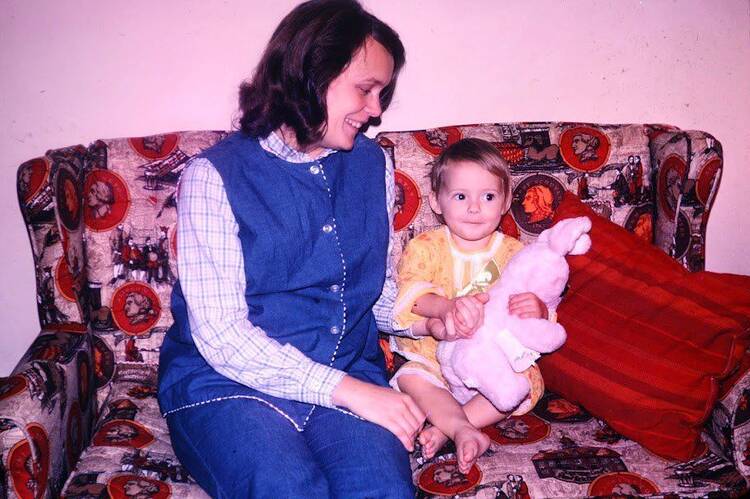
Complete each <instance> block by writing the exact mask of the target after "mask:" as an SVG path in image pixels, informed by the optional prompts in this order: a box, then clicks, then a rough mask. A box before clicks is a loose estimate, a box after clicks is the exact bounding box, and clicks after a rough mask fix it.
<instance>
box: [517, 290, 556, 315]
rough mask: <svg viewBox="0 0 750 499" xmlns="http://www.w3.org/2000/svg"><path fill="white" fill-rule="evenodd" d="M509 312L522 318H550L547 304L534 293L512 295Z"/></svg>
mask: <svg viewBox="0 0 750 499" xmlns="http://www.w3.org/2000/svg"><path fill="white" fill-rule="evenodd" d="M508 312H510V314H511V315H515V316H517V317H520V318H521V319H549V311H548V310H547V305H545V303H544V302H543V301H542V300H541V299H539V297H538V296H537V295H535V294H534V293H519V294H517V295H511V297H510V299H509V300H508Z"/></svg>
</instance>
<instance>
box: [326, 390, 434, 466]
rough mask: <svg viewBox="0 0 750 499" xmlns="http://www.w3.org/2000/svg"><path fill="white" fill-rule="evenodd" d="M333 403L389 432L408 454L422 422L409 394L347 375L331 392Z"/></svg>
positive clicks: (420, 413)
mask: <svg viewBox="0 0 750 499" xmlns="http://www.w3.org/2000/svg"><path fill="white" fill-rule="evenodd" d="M333 403H334V404H336V405H337V406H340V407H344V408H346V409H348V410H350V411H352V412H353V413H354V414H356V415H357V416H360V417H361V418H363V419H366V420H367V421H370V422H372V423H375V424H377V425H380V426H382V427H383V428H385V429H386V430H388V431H390V432H391V433H393V434H394V435H396V437H397V438H398V439H399V440H400V441H401V443H402V444H403V445H404V447H405V448H406V450H408V451H409V452H412V451H413V450H414V440H415V439H416V437H417V433H418V432H419V430H420V429H421V428H422V425H423V424H424V421H425V419H426V417H425V415H424V413H423V412H422V411H421V410H420V409H419V407H418V406H417V404H416V402H414V400H413V399H412V398H411V397H410V396H409V395H407V394H405V393H401V392H398V391H396V390H393V389H391V388H384V387H382V386H377V385H373V384H372V383H365V382H364V381H360V380H358V379H356V378H354V377H352V376H348V375H347V376H344V378H343V379H342V380H341V382H340V383H339V385H338V386H337V387H336V389H335V390H334V391H333Z"/></svg>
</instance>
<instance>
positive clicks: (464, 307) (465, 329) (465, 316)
mask: <svg viewBox="0 0 750 499" xmlns="http://www.w3.org/2000/svg"><path fill="white" fill-rule="evenodd" d="M489 299H490V297H489V295H488V294H487V293H477V294H474V295H467V296H460V297H458V298H454V299H453V300H451V302H452V304H451V307H450V308H448V309H447V310H446V313H445V315H444V316H443V317H442V323H443V325H444V327H445V332H444V334H443V337H442V338H438V339H442V340H448V341H452V340H456V339H458V338H470V337H471V336H472V335H473V334H474V333H475V332H476V330H477V329H479V327H480V326H481V325H482V323H484V305H485V304H486V303H487V302H488V301H489ZM433 336H434V334H433ZM436 338H437V336H436Z"/></svg>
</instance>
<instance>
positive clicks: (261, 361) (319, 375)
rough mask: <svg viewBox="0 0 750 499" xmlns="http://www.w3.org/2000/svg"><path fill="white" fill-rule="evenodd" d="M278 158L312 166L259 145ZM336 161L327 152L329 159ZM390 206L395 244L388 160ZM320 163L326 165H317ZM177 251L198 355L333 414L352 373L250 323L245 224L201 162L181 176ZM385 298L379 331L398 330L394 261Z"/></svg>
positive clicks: (275, 144)
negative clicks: (241, 227) (241, 231)
mask: <svg viewBox="0 0 750 499" xmlns="http://www.w3.org/2000/svg"><path fill="white" fill-rule="evenodd" d="M260 145H261V146H262V147H263V148H264V149H265V150H266V151H268V152H270V153H271V154H274V155H275V156H277V157H279V158H281V159H283V160H285V161H287V162H290V163H304V162H311V161H313V160H315V159H316V158H312V157H310V156H308V155H306V154H305V153H302V152H300V151H297V150H294V149H292V148H291V147H289V146H288V145H287V144H285V143H284V142H283V141H282V140H281V139H280V138H279V137H278V136H277V135H276V134H275V133H271V134H270V135H269V136H268V137H266V138H264V139H261V140H260ZM331 154H336V151H335V150H325V152H324V153H323V156H322V157H325V156H328V155H331ZM384 155H385V165H386V167H385V185H386V206H387V208H388V217H389V220H390V221H391V234H390V239H389V247H388V254H389V255H390V249H391V245H392V241H393V226H392V221H393V213H394V197H395V193H394V190H395V187H394V171H393V163H392V161H391V159H390V157H389V156H388V155H387V154H385V152H384ZM318 159H319V158H318ZM177 224H178V230H177V248H178V249H177V252H178V254H179V263H178V269H179V276H180V285H181V287H182V291H183V293H184V296H185V301H186V302H187V306H188V318H189V321H190V329H191V332H192V336H193V341H194V342H195V345H196V347H197V348H198V351H199V352H200V353H201V355H202V356H203V357H204V358H205V359H206V362H208V363H209V364H210V365H211V367H213V368H214V369H215V370H216V371H217V372H219V373H220V374H222V375H223V376H226V377H227V378H229V379H231V380H234V381H236V382H238V383H241V384H243V385H246V386H249V387H251V388H255V389H256V390H259V391H262V392H264V393H267V394H269V395H273V396H276V397H281V398H286V399H292V400H298V401H301V402H307V403H310V404H318V405H322V406H326V407H332V405H333V404H332V402H331V396H332V393H333V390H334V389H335V388H336V386H337V385H338V383H339V382H340V381H341V379H342V378H343V377H344V375H345V373H344V372H343V371H340V370H338V369H334V368H332V367H329V366H327V365H325V364H319V363H317V362H314V361H312V360H311V359H309V358H308V357H307V356H305V355H304V354H303V353H302V352H300V351H299V350H297V349H296V348H295V347H293V346H292V345H290V344H286V345H282V344H280V343H279V342H277V341H276V340H274V339H272V338H269V337H268V335H267V334H266V332H265V331H264V330H263V329H261V328H260V327H257V326H254V325H253V324H252V323H251V322H250V321H249V320H248V319H247V316H248V308H247V303H246V302H245V286H246V282H245V270H244V261H243V257H242V246H241V243H240V240H239V237H238V225H237V221H236V219H235V218H234V214H233V213H232V209H231V207H230V205H229V201H228V199H227V195H226V192H225V190H224V185H223V182H222V179H221V176H220V175H219V173H218V172H217V171H216V169H215V168H214V167H213V165H212V164H211V162H210V161H208V160H207V159H205V158H197V159H195V160H193V161H191V162H190V164H189V165H188V166H187V167H186V168H185V171H184V172H183V174H182V177H181V179H180V184H179V190H178V210H177ZM386 269H387V270H386V279H385V285H384V287H383V292H382V294H381V296H380V298H379V299H378V301H377V303H376V304H375V306H374V307H373V312H374V314H375V320H376V322H377V325H378V328H379V329H380V330H381V331H383V332H386V333H390V334H397V335H401V336H411V331H409V330H397V329H395V328H394V322H393V304H394V302H395V299H396V296H397V294H398V289H397V287H396V282H395V276H394V270H393V265H392V262H391V261H390V256H389V261H388V263H387V267H386Z"/></svg>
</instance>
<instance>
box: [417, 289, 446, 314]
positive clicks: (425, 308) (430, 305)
mask: <svg viewBox="0 0 750 499" xmlns="http://www.w3.org/2000/svg"><path fill="white" fill-rule="evenodd" d="M452 307H453V300H451V299H450V298H446V297H445V296H440V295H437V294H434V293H430V294H426V295H422V296H420V297H419V298H417V299H416V301H415V302H414V306H413V307H412V309H411V311H412V312H413V313H415V314H417V315H419V316H422V317H425V318H428V319H431V318H434V319H444V318H445V316H446V314H447V313H448V312H450V310H451V308H452Z"/></svg>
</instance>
